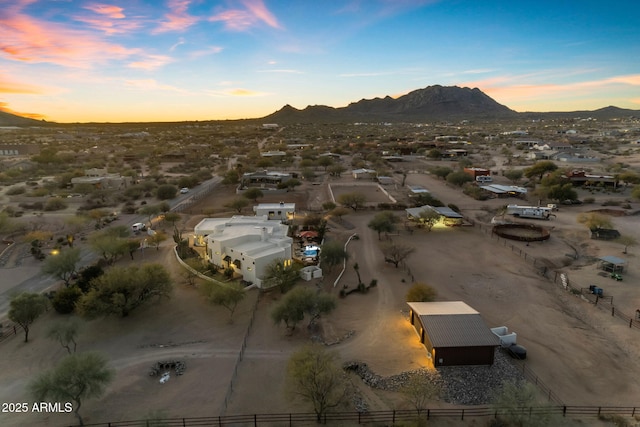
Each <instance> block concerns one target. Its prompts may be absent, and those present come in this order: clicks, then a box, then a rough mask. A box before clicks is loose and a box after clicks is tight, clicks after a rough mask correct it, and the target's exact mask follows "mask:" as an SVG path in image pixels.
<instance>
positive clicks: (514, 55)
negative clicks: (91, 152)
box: [0, 0, 640, 122]
mask: <svg viewBox="0 0 640 427" xmlns="http://www.w3.org/2000/svg"><path fill="white" fill-rule="evenodd" d="M638 16H640V2H629V1H609V2H601V1H590V0H584V1H578V0H574V1H564V2H557V1H536V2H532V1H517V0H516V1H506V0H502V1H498V0H496V1H493V0H483V1H477V0H476V1H467V0H458V1H456V0H442V1H435V0H353V1H350V0H344V1H337V0H323V1H312V0H296V1H294V0H290V1H271V0H227V1H210V0H165V1H162V0H161V1H144V0H123V1H104V2H103V1H85V0H41V1H38V0H0V110H2V111H7V112H10V113H14V114H20V115H25V116H29V117H35V118H45V119H47V120H50V121H58V122H86V121H97V122H123V121H174V120H214V119H236V118H254V117H262V116H265V115H267V114H270V113H272V112H274V111H276V110H278V109H280V108H281V107H282V106H284V105H285V104H290V105H292V106H294V107H296V108H304V107H306V106H307V105H329V106H332V107H342V106H345V105H347V104H348V103H350V102H354V101H358V100H360V99H363V98H374V97H382V96H386V95H391V96H399V95H403V94H405V93H407V92H410V91H412V90H415V89H419V88H423V87H426V86H429V85H435V84H440V85H447V86H448V85H458V86H468V87H478V88H479V89H481V90H483V91H484V92H485V93H487V94H488V95H489V96H491V97H493V98H494V99H495V100H496V101H498V102H500V103H502V104H505V105H507V106H508V107H510V108H513V109H515V110H516V111H571V110H583V109H596V108H601V107H605V106H608V105H616V106H618V107H622V108H633V109H640V30H638V23H637V18H638Z"/></svg>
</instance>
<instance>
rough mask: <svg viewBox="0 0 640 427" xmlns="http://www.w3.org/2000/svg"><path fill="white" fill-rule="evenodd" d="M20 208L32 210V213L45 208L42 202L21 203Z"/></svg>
mask: <svg viewBox="0 0 640 427" xmlns="http://www.w3.org/2000/svg"><path fill="white" fill-rule="evenodd" d="M18 206H19V207H20V208H22V209H25V210H32V211H41V210H42V208H43V207H44V205H43V204H42V202H33V203H20V204H19V205H18Z"/></svg>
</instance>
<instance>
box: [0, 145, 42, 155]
mask: <svg viewBox="0 0 640 427" xmlns="http://www.w3.org/2000/svg"><path fill="white" fill-rule="evenodd" d="M39 152H40V147H39V146H38V145H36V144H0V156H3V157H15V156H30V155H33V154H38V153H39Z"/></svg>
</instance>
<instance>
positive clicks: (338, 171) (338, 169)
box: [327, 163, 347, 176]
mask: <svg viewBox="0 0 640 427" xmlns="http://www.w3.org/2000/svg"><path fill="white" fill-rule="evenodd" d="M346 170H347V169H346V168H345V167H344V166H342V165H341V164H339V163H334V164H332V165H330V166H329V167H328V168H327V172H328V173H329V176H340V175H342V173H343V172H344V171H346Z"/></svg>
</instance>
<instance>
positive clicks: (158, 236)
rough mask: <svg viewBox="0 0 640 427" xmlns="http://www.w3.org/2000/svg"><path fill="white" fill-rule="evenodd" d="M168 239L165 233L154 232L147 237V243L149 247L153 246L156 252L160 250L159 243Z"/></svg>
mask: <svg viewBox="0 0 640 427" xmlns="http://www.w3.org/2000/svg"><path fill="white" fill-rule="evenodd" d="M168 238H169V236H167V233H163V232H162V231H156V232H155V233H153V234H152V235H151V236H149V240H148V241H149V243H150V244H151V246H154V247H155V248H156V250H157V251H158V250H160V243H162V242H164V241H165V240H167V239H168Z"/></svg>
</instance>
